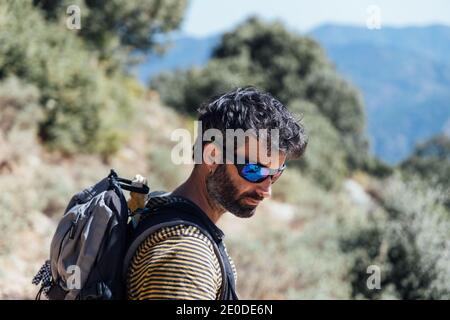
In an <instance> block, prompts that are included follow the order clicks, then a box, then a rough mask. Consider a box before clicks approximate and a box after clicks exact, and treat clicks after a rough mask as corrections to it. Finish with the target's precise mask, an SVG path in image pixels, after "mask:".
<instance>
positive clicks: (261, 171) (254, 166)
mask: <svg viewBox="0 0 450 320" xmlns="http://www.w3.org/2000/svg"><path fill="white" fill-rule="evenodd" d="M234 166H235V167H236V168H237V171H238V173H239V175H240V176H241V177H242V178H244V179H245V180H247V181H249V182H253V183H260V182H263V181H264V180H266V179H267V178H269V177H272V183H274V182H275V181H276V180H277V179H278V178H279V177H280V176H281V174H282V173H283V171H284V169H286V164H283V165H282V166H281V167H280V168H278V169H270V168H267V167H266V166H263V165H262V164H259V163H245V164H234Z"/></svg>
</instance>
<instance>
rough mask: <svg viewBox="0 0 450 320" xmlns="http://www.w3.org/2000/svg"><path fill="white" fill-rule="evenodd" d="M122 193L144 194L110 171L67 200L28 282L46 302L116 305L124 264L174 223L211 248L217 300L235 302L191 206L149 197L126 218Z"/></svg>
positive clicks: (208, 231) (215, 240) (229, 277)
mask: <svg viewBox="0 0 450 320" xmlns="http://www.w3.org/2000/svg"><path fill="white" fill-rule="evenodd" d="M122 189H125V190H128V191H134V192H139V193H144V194H148V193H149V188H148V187H147V186H144V187H142V188H137V187H134V186H132V185H131V181H130V180H127V179H123V178H119V177H118V176H117V174H116V172H115V171H114V170H111V173H110V174H109V175H108V177H106V178H104V179H103V180H101V181H100V182H98V183H97V184H95V185H94V186H92V187H89V188H87V189H85V190H83V191H81V192H79V193H77V194H76V195H74V196H73V197H72V199H71V200H70V202H69V204H68V206H67V208H66V210H65V213H64V216H63V217H62V219H61V220H60V222H59V224H58V226H57V229H56V232H55V234H54V236H53V239H52V242H51V248H50V259H49V260H48V261H46V262H45V263H44V265H43V266H42V267H41V269H40V270H39V272H38V273H37V274H36V276H35V277H34V279H33V284H35V285H40V286H41V288H40V290H39V292H38V294H37V296H36V299H40V297H41V294H42V292H44V294H45V295H46V296H47V298H48V299H50V300H63V299H64V300H75V299H77V300H90V299H93V300H118V299H125V297H126V276H127V270H128V265H129V261H130V260H131V258H132V256H133V254H134V253H135V251H136V249H137V247H138V246H139V244H140V243H141V242H142V241H143V240H144V239H145V238H146V237H147V236H148V235H150V234H151V233H152V232H154V231H156V230H158V229H159V228H162V227H165V226H171V225H175V224H185V225H194V226H196V227H197V228H199V230H201V231H202V233H203V234H204V235H205V236H207V237H208V238H209V239H210V240H211V243H212V244H213V247H214V250H215V252H216V256H217V258H218V261H219V264H220V267H221V270H222V285H223V287H222V295H221V297H220V298H221V299H224V300H225V299H226V300H229V299H237V295H236V294H235V289H234V277H233V274H232V270H231V265H230V263H229V260H228V258H227V256H226V253H225V249H224V246H223V243H222V238H221V237H220V236H218V235H217V234H215V233H214V230H213V229H214V228H212V226H211V223H212V222H211V221H209V220H208V219H207V217H206V216H205V214H204V213H203V212H202V211H201V209H199V208H198V207H197V206H196V205H195V204H194V203H192V202H190V201H189V200H187V199H184V198H180V197H170V196H168V193H165V192H161V191H160V192H152V193H150V194H149V195H150V198H149V200H148V201H147V203H146V206H145V208H143V209H140V210H137V211H136V212H133V213H131V212H130V210H129V209H128V205H127V201H126V199H125V197H124V195H123V192H122Z"/></svg>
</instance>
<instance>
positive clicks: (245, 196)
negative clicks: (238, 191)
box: [240, 192, 264, 201]
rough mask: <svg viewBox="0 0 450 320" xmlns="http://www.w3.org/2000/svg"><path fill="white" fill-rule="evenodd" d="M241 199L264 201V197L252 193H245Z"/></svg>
mask: <svg viewBox="0 0 450 320" xmlns="http://www.w3.org/2000/svg"><path fill="white" fill-rule="evenodd" d="M240 198H241V199H244V198H252V199H254V200H257V201H262V200H264V197H261V196H260V195H258V194H257V193H256V192H250V193H244V194H243V195H241V196H240Z"/></svg>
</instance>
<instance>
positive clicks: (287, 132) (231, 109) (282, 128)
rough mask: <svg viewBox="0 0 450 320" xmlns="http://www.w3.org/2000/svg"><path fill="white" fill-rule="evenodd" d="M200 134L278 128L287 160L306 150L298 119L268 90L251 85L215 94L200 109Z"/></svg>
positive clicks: (301, 127) (280, 146)
mask: <svg viewBox="0 0 450 320" xmlns="http://www.w3.org/2000/svg"><path fill="white" fill-rule="evenodd" d="M198 112H199V117H198V120H199V121H201V122H202V134H203V133H204V132H205V131H206V130H208V129H218V130H220V131H221V132H222V134H223V136H224V137H225V133H226V129H234V130H236V129H242V130H244V131H246V130H248V129H252V130H255V131H256V132H258V130H259V129H267V130H268V131H270V130H271V129H278V132H279V145H278V146H277V147H278V149H279V150H280V151H282V152H284V153H285V154H286V157H287V159H296V158H299V157H300V156H301V155H303V153H304V152H305V149H306V146H307V144H308V137H307V134H306V133H305V128H304V126H303V124H302V122H301V119H298V118H296V117H295V115H294V114H293V113H291V112H290V111H289V110H288V109H287V107H286V106H285V105H283V104H282V103H281V102H280V101H279V100H277V99H276V98H274V97H273V96H272V95H271V94H270V93H268V92H264V91H261V90H259V89H257V88H255V87H253V86H249V87H243V88H236V89H234V90H231V91H229V92H227V93H224V94H221V95H217V96H214V97H213V98H212V99H210V101H208V102H207V103H205V104H203V105H202V106H201V107H200V108H199V109H198Z"/></svg>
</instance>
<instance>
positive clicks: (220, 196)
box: [206, 143, 286, 218]
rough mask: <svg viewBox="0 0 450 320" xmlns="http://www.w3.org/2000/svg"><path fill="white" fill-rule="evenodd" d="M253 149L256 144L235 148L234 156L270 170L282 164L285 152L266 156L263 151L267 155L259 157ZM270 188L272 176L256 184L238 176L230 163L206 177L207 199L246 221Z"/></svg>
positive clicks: (219, 167)
mask: <svg viewBox="0 0 450 320" xmlns="http://www.w3.org/2000/svg"><path fill="white" fill-rule="evenodd" d="M254 146H255V144H252V143H246V144H245V145H242V146H241V147H239V148H237V150H236V155H238V156H242V157H243V158H245V159H248V160H249V161H250V162H253V163H259V164H262V165H264V166H266V167H268V168H271V169H278V168H279V167H280V166H281V165H282V164H284V163H285V161H286V155H285V154H284V153H282V152H276V154H268V153H267V151H264V152H265V153H264V154H265V155H266V156H265V157H259V156H258V152H255V149H254ZM258 150H259V149H258ZM261 154H262V153H261ZM271 186H272V178H271V177H268V178H267V179H266V180H264V181H262V182H259V183H253V182H249V181H247V180H245V179H244V178H243V177H241V176H240V175H239V173H238V169H237V167H236V166H235V165H234V164H233V162H232V160H226V163H225V164H218V165H217V167H216V170H215V171H214V172H213V173H212V174H211V175H209V176H208V177H207V178H206V188H207V191H208V193H209V196H210V197H211V198H212V199H213V200H214V201H216V202H217V203H219V204H220V205H221V206H222V207H223V208H224V209H225V210H227V211H229V212H230V213H232V214H234V215H235V216H237V217H240V218H249V217H251V216H253V215H254V214H255V210H256V207H257V206H258V204H259V203H260V202H261V201H262V200H263V199H264V198H268V197H270V195H271Z"/></svg>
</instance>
